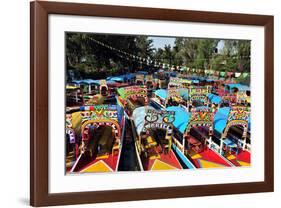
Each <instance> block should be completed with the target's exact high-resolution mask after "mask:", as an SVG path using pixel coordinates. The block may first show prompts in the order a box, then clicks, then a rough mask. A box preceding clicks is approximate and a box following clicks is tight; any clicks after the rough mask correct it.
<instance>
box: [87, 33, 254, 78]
mask: <svg viewBox="0 0 281 208" xmlns="http://www.w3.org/2000/svg"><path fill="white" fill-rule="evenodd" d="M90 39H91V40H92V41H93V42H95V43H97V44H99V45H101V46H103V47H105V48H108V49H109V50H113V51H115V52H117V53H116V55H117V56H119V57H120V58H123V59H126V60H132V61H135V62H138V63H139V64H146V65H154V66H155V67H161V66H162V67H163V68H171V69H172V70H174V69H177V70H180V71H183V72H187V73H205V75H209V76H211V75H214V76H222V77H224V76H233V75H235V77H240V76H241V75H242V76H243V77H247V76H248V75H249V73H248V72H244V73H242V72H236V71H235V70H230V72H222V71H217V70H213V69H195V68H192V67H186V66H175V65H170V64H168V63H165V62H162V60H163V59H153V60H152V59H151V58H150V57H146V58H144V57H140V56H138V55H135V54H132V53H128V52H126V51H124V50H121V49H118V48H115V47H113V46H111V45H108V44H106V43H103V42H101V41H99V40H96V39H94V38H92V37H91V38H90ZM239 58H240V59H249V58H250V57H249V56H240V57H239ZM229 59H233V58H231V57H229ZM159 60H161V61H159ZM196 60H199V59H196ZM200 60H208V59H204V58H202V59H200Z"/></svg>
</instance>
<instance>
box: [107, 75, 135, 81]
mask: <svg viewBox="0 0 281 208" xmlns="http://www.w3.org/2000/svg"><path fill="white" fill-rule="evenodd" d="M135 76H136V75H135V74H132V73H128V74H123V75H119V76H111V77H107V79H106V80H107V81H116V82H125V81H127V80H130V79H133V78H135Z"/></svg>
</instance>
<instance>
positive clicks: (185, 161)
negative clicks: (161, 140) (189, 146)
mask: <svg viewBox="0 0 281 208" xmlns="http://www.w3.org/2000/svg"><path fill="white" fill-rule="evenodd" d="M172 148H173V149H174V151H175V153H176V154H177V156H178V157H179V158H180V159H181V161H182V162H183V163H184V164H185V165H186V166H187V167H188V169H195V166H194V165H193V164H192V163H191V162H190V161H189V160H188V159H187V158H186V156H185V155H184V154H183V153H182V152H181V151H180V150H179V148H177V146H176V145H175V144H173V145H172Z"/></svg>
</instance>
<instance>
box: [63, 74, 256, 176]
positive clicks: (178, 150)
mask: <svg viewBox="0 0 281 208" xmlns="http://www.w3.org/2000/svg"><path fill="white" fill-rule="evenodd" d="M233 86H236V87H239V86H242V85H239V84H235V85H233ZM212 87H214V86H211V85H205V86H194V85H186V82H185V81H184V80H183V79H181V78H170V80H169V84H168V87H167V89H159V90H155V91H154V92H153V94H152V96H151V97H149V96H148V89H147V86H145V85H133V86H126V87H121V88H118V90H117V92H116V97H115V98H116V101H117V102H116V105H88V106H80V107H75V106H74V107H72V108H68V112H69V114H67V131H66V133H67V146H68V153H69V154H68V156H69V158H67V171H68V172H71V173H75V172H105V171H118V170H122V167H120V164H124V161H121V162H120V158H121V160H126V159H127V158H128V157H122V156H121V155H122V154H123V155H125V153H124V143H125V142H126V140H130V142H129V143H130V144H131V145H132V144H133V145H134V146H133V148H132V149H133V153H134V154H135V156H136V157H135V158H136V159H134V161H131V159H128V161H127V163H135V164H134V165H132V166H131V167H133V168H132V169H133V170H168V169H196V168H219V167H231V166H249V165H250V148H251V146H250V107H249V104H250V102H249V96H248V95H247V93H246V91H245V92H244V91H243V90H240V91H238V92H239V93H238V92H236V93H233V92H231V91H226V90H225V91H224V92H223V93H224V94H221V95H222V96H220V95H219V94H218V93H217V94H214V93H212ZM241 95H243V96H241ZM227 96H228V97H227ZM228 98H229V99H228ZM230 98H231V99H230ZM226 101H227V103H228V106H227V105H225V104H226ZM125 163H126V162H125Z"/></svg>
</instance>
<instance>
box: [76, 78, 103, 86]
mask: <svg viewBox="0 0 281 208" xmlns="http://www.w3.org/2000/svg"><path fill="white" fill-rule="evenodd" d="M72 83H75V84H87V85H91V84H95V85H100V81H99V80H93V79H82V80H73V81H72Z"/></svg>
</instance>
